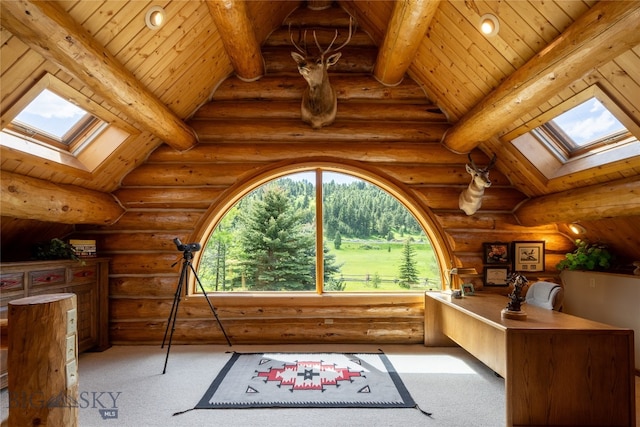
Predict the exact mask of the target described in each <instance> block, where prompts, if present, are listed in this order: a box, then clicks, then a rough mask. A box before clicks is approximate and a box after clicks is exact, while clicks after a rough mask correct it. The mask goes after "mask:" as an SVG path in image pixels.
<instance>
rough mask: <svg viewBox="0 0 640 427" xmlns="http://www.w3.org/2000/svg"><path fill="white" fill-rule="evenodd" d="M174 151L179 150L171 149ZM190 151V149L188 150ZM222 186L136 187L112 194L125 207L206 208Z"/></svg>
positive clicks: (220, 190) (213, 200)
mask: <svg viewBox="0 0 640 427" xmlns="http://www.w3.org/2000/svg"><path fill="white" fill-rule="evenodd" d="M172 151H174V152H176V153H177V152H179V151H176V150H173V149H172ZM189 151H191V150H189ZM225 188H226V186H223V187H211V186H209V187H206V188H204V187H199V188H188V187H186V188H185V187H180V188H176V187H175V186H170V187H169V186H167V187H160V188H157V187H153V188H151V187H136V188H126V187H125V188H123V187H121V188H120V189H118V190H116V191H115V192H114V193H113V195H114V196H115V197H116V198H117V199H118V200H119V201H120V203H122V205H123V206H125V207H126V208H143V207H146V208H176V207H182V208H187V209H207V208H208V207H209V206H211V204H212V203H214V202H215V201H216V199H217V198H218V197H219V196H220V194H221V193H222V192H223V191H224V189H225Z"/></svg>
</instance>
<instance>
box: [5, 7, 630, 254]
mask: <svg viewBox="0 0 640 427" xmlns="http://www.w3.org/2000/svg"><path fill="white" fill-rule="evenodd" d="M322 3H326V4H329V5H331V4H332V2H323V1H319V2H318V1H310V2H309V4H310V5H312V6H315V5H316V4H320V5H322ZM156 4H159V5H161V6H163V7H164V9H165V11H166V15H167V21H166V24H165V25H164V26H163V27H162V28H160V29H159V30H157V31H151V30H149V29H147V28H146V27H145V25H144V16H145V13H146V11H147V10H148V8H149V7H151V6H152V5H156ZM306 6H307V5H306V4H305V3H304V2H301V1H279V2H270V1H250V2H246V3H245V2H241V1H234V0H227V1H224V2H220V1H213V0H205V1H178V0H173V1H167V0H164V1H160V2H156V1H154V2H149V1H142V0H137V1H121V0H106V1H90V2H87V1H81V0H64V1H51V2H34V1H31V0H23V1H15V2H2V3H1V10H0V19H1V21H0V23H1V24H2V26H1V28H0V40H1V41H2V43H1V48H0V58H2V59H1V61H2V62H1V70H0V73H1V74H0V77H1V78H2V99H1V100H0V109H2V111H5V110H6V109H7V108H9V107H10V106H11V105H13V104H14V103H15V102H16V101H17V100H18V99H19V98H20V96H22V95H23V94H24V93H25V91H26V90H27V89H28V88H29V87H31V85H32V84H33V83H34V81H36V80H38V79H39V78H40V77H41V76H42V75H43V74H44V73H45V72H48V73H51V74H53V75H55V76H56V77H58V78H59V79H61V80H63V81H64V82H66V83H68V84H69V85H70V86H72V87H74V88H75V89H77V90H78V91H80V92H81V93H83V94H84V95H85V96H87V97H89V98H90V99H91V100H93V101H94V102H96V103H98V104H100V105H101V106H103V107H104V108H106V109H108V110H109V111H111V112H112V113H114V114H116V115H117V116H118V117H120V118H121V119H123V120H125V121H127V122H129V123H130V124H131V125H133V126H134V127H135V128H137V129H139V130H140V131H141V133H140V134H139V135H138V136H137V137H136V138H134V139H133V140H131V141H128V143H127V144H126V145H124V146H122V147H120V148H118V149H116V150H115V151H114V153H113V154H112V155H111V156H110V157H109V158H108V159H107V160H106V161H105V162H103V164H101V165H100V166H99V167H98V168H97V169H96V170H95V171H94V172H93V173H91V174H90V176H89V177H87V176H79V175H73V174H68V173H66V172H65V170H64V169H63V168H60V167H57V166H56V165H55V164H54V163H51V162H47V163H46V164H43V163H42V162H38V161H34V160H33V159H32V158H29V157H28V156H26V157H25V156H24V155H22V154H20V153H17V152H11V151H7V150H3V152H2V163H1V166H2V171H3V173H5V174H18V175H21V176H27V177H30V178H35V179H37V180H46V181H48V182H51V183H54V184H58V185H68V186H70V187H69V188H71V189H73V188H74V187H82V188H83V189H85V190H87V191H95V192H96V193H112V192H114V191H116V190H117V189H118V188H120V186H121V182H122V180H123V178H124V177H125V176H126V175H127V174H129V173H130V172H131V171H133V170H134V169H135V168H137V167H138V166H140V165H142V164H143V163H144V161H145V159H146V158H147V157H148V156H149V155H150V154H151V153H152V152H153V151H154V150H155V149H156V148H157V147H158V146H159V145H161V144H162V143H163V142H164V143H166V144H168V145H169V146H171V147H172V148H174V149H175V150H178V151H182V150H187V149H190V148H192V147H194V146H197V144H198V142H197V137H196V133H195V132H194V130H193V129H192V128H191V126H189V125H188V124H187V122H188V120H189V119H190V118H191V117H193V116H194V115H195V114H196V112H197V111H198V109H199V108H200V107H201V106H203V105H205V104H207V102H208V101H210V100H212V99H215V96H216V92H217V90H218V88H220V87H224V85H225V84H227V85H228V84H230V83H231V82H232V80H230V79H229V78H230V77H233V76H237V77H238V78H240V79H241V80H242V81H245V82H250V81H253V80H261V81H262V86H261V87H263V88H264V87H265V85H267V86H266V87H268V84H269V83H268V82H269V79H270V78H273V76H275V75H281V74H282V73H285V74H286V73H290V74H296V69H295V64H294V62H293V61H291V62H290V69H289V70H286V69H265V66H264V64H265V61H264V58H265V57H267V56H269V55H278V53H277V52H278V51H277V49H274V48H273V44H274V43H276V44H277V43H278V42H277V40H279V41H280V43H282V44H283V45H284V44H287V43H289V41H288V34H287V33H286V32H285V31H282V24H283V23H286V22H287V19H293V18H292V16H295V14H296V13H300V11H301V10H302V9H304V8H306ZM333 7H341V8H343V9H344V10H345V11H346V12H348V13H349V14H350V15H351V16H353V17H355V19H356V21H357V23H358V33H357V34H356V37H355V38H354V40H353V41H352V45H353V46H351V47H352V48H353V52H354V57H353V58H351V60H350V61H347V60H346V58H343V59H342V60H341V61H343V68H342V69H337V70H336V74H337V76H336V77H335V78H333V79H332V81H335V82H336V83H337V84H338V85H341V87H343V88H344V90H345V91H348V90H349V89H348V88H349V86H350V85H354V84H359V81H358V79H359V78H360V76H362V75H363V74H368V75H373V76H374V77H375V78H376V79H377V80H378V81H380V82H382V83H384V84H387V85H391V86H393V85H396V84H398V83H399V82H400V81H402V78H403V76H404V75H405V74H406V75H407V76H408V77H410V78H411V79H412V80H413V81H415V82H417V83H418V84H419V85H420V87H421V88H422V90H423V91H424V94H425V97H424V98H425V99H424V101H425V102H426V103H433V104H435V105H436V106H437V107H439V109H440V110H441V111H442V112H443V113H444V115H445V116H446V117H447V121H448V123H449V125H450V129H448V130H447V132H446V134H445V136H444V138H443V140H442V144H443V145H444V146H445V147H447V148H449V149H450V150H451V151H453V152H455V153H467V152H469V151H471V150H474V149H476V148H479V149H480V150H482V151H484V152H485V153H487V154H491V153H497V155H498V163H497V170H498V171H499V172H500V173H501V174H502V175H503V176H505V177H506V179H507V180H508V182H509V183H510V184H511V185H512V186H513V187H515V188H516V189H518V190H519V191H520V192H522V193H523V194H524V195H526V196H527V197H530V198H533V200H535V201H536V203H537V205H536V206H537V208H536V212H537V214H533V213H531V214H530V213H527V212H526V210H524V209H523V210H522V211H521V215H520V216H518V218H519V219H520V220H521V221H522V222H523V223H527V222H528V223H530V224H531V225H536V224H540V223H562V222H571V221H572V220H575V219H580V218H574V217H572V216H571V214H570V213H571V209H564V211H565V212H568V213H567V214H566V215H565V216H564V217H563V216H560V217H558V216H555V217H544V216H542V217H541V216H540V215H539V213H540V212H549V211H553V210H557V209H556V206H557V203H558V200H559V199H558V197H560V199H562V195H563V194H566V195H572V196H574V197H576V198H577V199H578V200H579V202H577V203H578V204H581V205H582V206H581V207H582V208H583V210H584V209H587V210H588V209H589V208H590V207H593V209H592V210H596V211H598V212H600V211H599V210H598V206H599V204H601V203H602V201H603V199H604V198H605V197H604V196H605V195H606V194H607V193H608V192H609V191H610V189H612V188H613V189H614V191H619V192H621V193H620V194H628V195H630V197H629V196H626V197H627V198H628V199H630V200H628V201H627V202H628V206H632V208H631V211H630V212H631V213H629V209H627V210H626V211H625V213H624V216H622V217H620V218H617V219H611V220H607V219H604V218H602V217H603V216H606V215H604V214H600V213H599V214H597V215H596V216H593V217H589V220H590V221H591V222H590V223H589V224H590V226H591V227H593V229H594V230H596V231H595V233H596V234H607V233H615V230H617V229H620V230H629V229H630V228H633V224H634V223H635V224H636V225H637V222H635V221H637V219H638V215H639V211H640V194H639V191H640V190H639V189H638V186H639V184H638V174H640V156H638V157H636V158H631V159H628V160H626V161H624V162H617V163H615V164H613V165H611V166H609V167H606V168H602V167H598V168H589V169H587V170H584V171H577V172H575V173H572V174H570V175H567V176H565V177H563V179H560V180H553V181H549V180H547V179H546V178H544V176H542V175H541V174H540V173H537V172H536V170H535V168H533V167H532V166H531V163H530V162H529V161H528V160H527V159H526V158H525V157H524V156H523V155H522V154H521V153H520V152H519V151H518V150H516V149H515V148H514V147H513V146H512V145H511V144H510V143H509V142H508V141H504V140H503V139H501V137H502V136H503V135H505V134H508V133H509V132H511V131H513V130H514V129H515V128H517V127H518V126H520V125H522V124H523V123H525V122H527V121H528V120H530V119H532V118H534V117H536V116H538V115H540V114H541V113H543V112H544V111H547V110H549V109H550V108H552V107H554V106H556V105H558V104H560V103H561V102H563V101H564V100H566V99H568V98H570V97H571V96H572V95H574V94H575V93H578V92H580V91H581V90H583V89H585V88H586V87H588V86H590V85H592V84H594V83H598V84H599V85H600V86H601V87H602V88H603V89H604V90H605V91H606V92H607V93H608V94H609V95H610V96H612V97H613V98H614V99H615V100H616V101H617V102H618V103H620V104H621V105H622V107H623V108H624V109H625V110H626V111H627V112H628V113H629V114H630V115H631V117H632V118H633V119H634V120H635V121H636V122H638V123H640V31H638V22H640V3H638V2H628V1H620V2H595V1H591V0H584V1H580V0H571V1H565V0H556V1H545V2H541V1H534V0H531V1H524V0H523V1H481V0H475V1H474V0H470V1H464V2H463V1H445V0H443V1H440V0H430V1H423V2H413V1H402V2H394V1H338V2H336V3H334V4H333ZM292 13H293V15H292ZM314 13H316V14H323V13H327V12H325V11H322V10H319V11H316V12H314ZM485 13H493V14H494V15H496V16H497V17H498V18H499V20H500V32H499V34H498V35H497V36H495V37H484V36H482V35H481V34H480V32H479V31H478V29H477V24H478V22H479V20H480V16H482V15H483V14H485ZM320 21H322V22H329V23H330V22H331V21H330V20H326V19H320ZM298 22H300V21H298ZM335 24H336V25H338V24H339V23H335ZM341 25H342V24H341ZM365 36H366V37H365ZM268 38H269V40H271V44H272V46H266V45H264V43H265V41H266V40H267V39H268ZM274 40H276V41H274ZM371 40H372V41H373V47H374V50H373V51H371V50H368V48H367V44H368V43H370V41H371ZM358 47H361V49H360V50H358ZM375 48H377V51H376V49H375ZM247 52H250V53H251V54H247ZM356 52H357V53H356ZM266 63H270V64H278V63H279V64H286V62H285V61H266ZM346 64H350V67H352V68H351V69H347V68H345V66H346ZM300 80H301V79H300ZM301 88H302V87H299V88H297V89H296V90H301ZM281 90H286V88H283V87H279V86H278V83H277V81H276V80H274V83H273V85H272V91H271V92H270V93H269V96H270V97H271V96H276V97H277V92H278V91H281ZM226 92H228V91H226ZM262 95H264V94H256V96H262ZM399 111H402V110H399ZM218 113H219V114H224V111H219V112H218ZM265 114H268V112H265ZM338 114H339V116H338V119H340V112H339V113H338ZM349 114H354V113H353V111H351V112H350V113H349ZM372 118H374V119H375V117H372ZM447 127H449V126H447ZM336 129H339V126H337V127H336ZM463 159H464V158H463ZM459 167H460V168H462V169H464V160H462V162H461V163H460V164H459ZM603 183H604V184H606V185H605V186H604V187H602V186H601V185H600V184H603ZM33 185H36V186H37V185H38V184H37V181H36V182H35V183H34V184H33ZM599 185H600V186H599ZM629 187H631V191H630V192H626V193H624V192H625V191H626V189H628V188H629ZM67 189H68V188H67ZM564 192H571V193H564ZM554 194H555V195H556V196H552V195H554ZM557 194H560V196H557ZM91 197H93V198H99V195H98V194H94V195H93V196H91ZM525 205H526V203H525ZM603 211H604V210H603ZM608 212H611V209H609V210H608ZM517 214H518V212H516V215H517ZM614 216H615V215H614ZM625 233H626V232H625ZM618 240H619V241H622V242H625V244H629V243H630V244H632V245H634V246H635V247H636V248H638V247H640V242H638V241H637V240H633V238H632V240H631V241H629V237H628V235H624V236H622V235H620V236H618ZM638 256H639V257H640V254H638Z"/></svg>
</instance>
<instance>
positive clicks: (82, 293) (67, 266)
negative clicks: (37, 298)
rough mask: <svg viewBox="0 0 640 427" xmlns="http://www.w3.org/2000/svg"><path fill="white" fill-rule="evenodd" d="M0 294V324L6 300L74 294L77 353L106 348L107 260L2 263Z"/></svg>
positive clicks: (0, 379)
mask: <svg viewBox="0 0 640 427" xmlns="http://www.w3.org/2000/svg"><path fill="white" fill-rule="evenodd" d="M0 292H1V293H0V319H2V320H3V322H6V318H7V304H8V302H9V301H12V300H15V299H18V298H24V297H27V296H33V295H42V294H56V293H68V292H70V293H74V294H76V296H77V303H78V306H77V310H78V352H83V351H87V350H94V351H102V350H105V349H107V348H108V347H109V259H107V258H85V259H82V260H81V261H71V260H69V261H66V260H61V261H33V262H31V261H29V262H15V263H3V264H1V265H0ZM7 327H8V328H10V327H11V325H8V326H7ZM2 341H3V342H2V349H1V358H2V362H3V363H1V364H0V366H1V368H2V370H1V371H0V384H1V386H2V387H6V383H7V378H6V366H5V365H6V364H5V363H4V361H5V360H6V357H7V355H6V343H5V340H2Z"/></svg>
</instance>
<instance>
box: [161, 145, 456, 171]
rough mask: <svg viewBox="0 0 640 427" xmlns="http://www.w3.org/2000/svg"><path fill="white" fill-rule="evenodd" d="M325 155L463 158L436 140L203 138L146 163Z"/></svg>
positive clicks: (392, 159)
mask: <svg viewBox="0 0 640 427" xmlns="http://www.w3.org/2000/svg"><path fill="white" fill-rule="evenodd" d="M327 154H330V155H331V157H334V158H336V159H348V160H356V161H362V162H374V163H378V162H386V163H404V164H409V163H425V168H428V167H430V163H437V164H440V165H446V164H449V165H457V166H458V167H461V168H464V163H465V161H466V158H465V157H464V156H462V155H460V154H455V153H452V152H451V151H450V150H447V149H446V148H444V147H443V146H442V145H441V144H440V143H438V142H433V143H425V142H375V141H352V142H350V143H349V144H348V145H347V144H344V143H343V142H334V141H325V142H319V143H313V142H312V143H307V144H290V143H284V142H283V143H281V142H276V141H274V142H268V143H257V142H253V141H249V142H234V143H207V142H204V141H203V142H201V143H200V144H198V146H197V147H194V148H193V149H191V150H189V151H176V150H174V149H172V148H171V147H168V146H166V145H165V146H163V147H159V148H158V149H157V150H155V151H154V152H153V153H152V154H151V155H150V156H149V159H148V163H162V162H168V163H191V164H193V163H199V162H204V163H238V162H240V163H243V162H265V163H266V162H274V161H278V160H289V159H300V158H303V157H326V156H327Z"/></svg>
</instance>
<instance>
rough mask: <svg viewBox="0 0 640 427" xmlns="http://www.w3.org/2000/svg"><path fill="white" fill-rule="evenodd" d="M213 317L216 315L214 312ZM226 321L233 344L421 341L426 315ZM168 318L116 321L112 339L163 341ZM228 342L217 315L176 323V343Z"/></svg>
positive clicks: (151, 342) (416, 342) (112, 330)
mask: <svg viewBox="0 0 640 427" xmlns="http://www.w3.org/2000/svg"><path fill="white" fill-rule="evenodd" d="M211 317H213V315H212V316H211ZM221 321H222V325H223V327H224V329H225V332H226V333H227V335H228V336H229V338H230V339H231V342H232V344H236V345H239V344H296V343H300V344H310V343H343V344H370V343H372V342H373V343H381V344H419V343H422V342H423V341H424V319H420V320H418V319H416V320H413V321H410V320H409V321H407V320H405V319H402V318H390V319H384V320H383V319H378V320H369V319H363V320H357V319H348V320H346V319H345V320H340V319H336V320H335V321H334V323H333V324H329V325H327V324H324V323H323V322H321V321H319V320H316V319H301V320H287V319H278V320H271V321H268V322H260V323H250V324H247V323H246V322H242V321H223V320H222V319H221ZM165 329H166V322H164V321H163V322H160V321H158V322H155V321H146V322H145V321H133V322H112V323H111V324H110V332H111V334H110V337H111V342H112V343H113V344H115V345H119V344H127V343H131V342H136V343H139V344H140V343H145V344H154V345H155V344H160V343H161V342H162V337H163V335H164V332H165ZM194 342H197V343H199V344H226V341H225V339H224V337H223V335H222V331H221V330H220V327H219V326H218V324H217V322H216V321H215V319H210V320H199V319H198V320H184V319H183V320H182V321H180V322H178V324H177V325H176V331H175V333H174V336H173V343H174V344H190V343H194Z"/></svg>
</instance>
